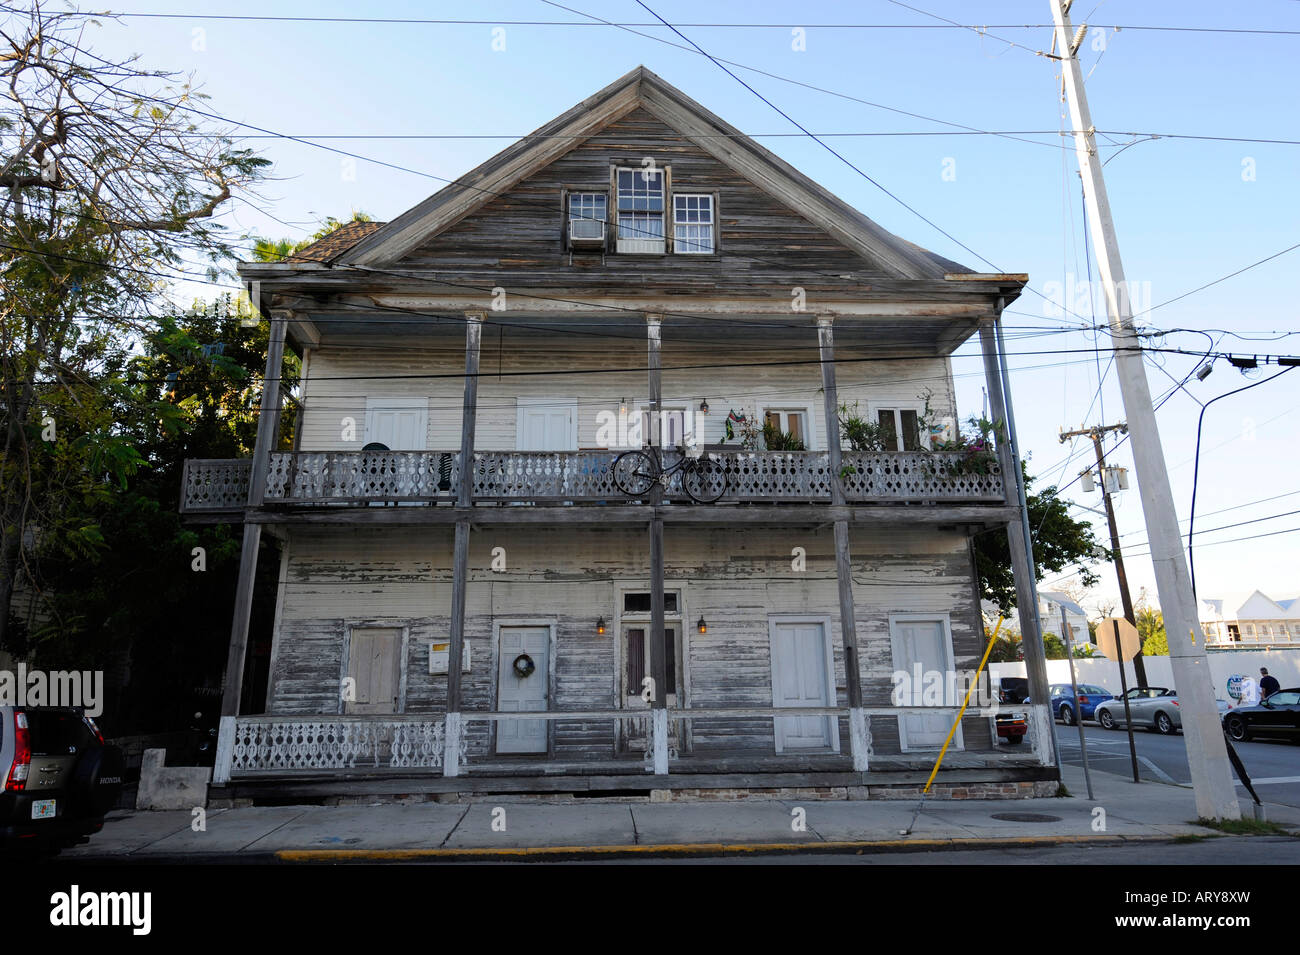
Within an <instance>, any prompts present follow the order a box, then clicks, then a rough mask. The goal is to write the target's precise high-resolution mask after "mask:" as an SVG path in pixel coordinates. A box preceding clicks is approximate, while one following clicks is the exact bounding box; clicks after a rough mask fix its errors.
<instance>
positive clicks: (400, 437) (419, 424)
mask: <svg viewBox="0 0 1300 955" xmlns="http://www.w3.org/2000/svg"><path fill="white" fill-rule="evenodd" d="M428 431H429V399H428V398H367V399H366V441H365V443H366V444H382V445H383V446H384V447H386V448H388V450H389V451H424V450H426V448H425V444H426V442H427V441H428Z"/></svg>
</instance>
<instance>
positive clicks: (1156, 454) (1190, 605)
mask: <svg viewBox="0 0 1300 955" xmlns="http://www.w3.org/2000/svg"><path fill="white" fill-rule="evenodd" d="M1048 3H1049V5H1050V6H1051V8H1052V19H1053V22H1054V23H1055V25H1056V29H1055V32H1054V34H1053V46H1054V47H1055V48H1059V50H1060V57H1059V59H1060V63H1061V76H1062V79H1063V80H1064V86H1065V91H1066V95H1067V98H1068V100H1069V106H1070V121H1071V126H1072V127H1073V130H1074V145H1075V152H1076V154H1077V155H1078V160H1079V175H1080V177H1081V178H1082V179H1083V191H1084V198H1085V201H1086V203H1087V209H1088V224H1089V225H1090V226H1091V228H1092V232H1093V235H1094V236H1095V237H1096V243H1097V268H1098V272H1099V273H1100V275H1101V280H1102V284H1103V286H1104V288H1105V293H1106V309H1107V313H1108V314H1109V316H1110V327H1111V340H1112V343H1113V346H1112V347H1113V348H1114V352H1115V370H1116V373H1117V375H1118V377H1119V384H1120V393H1121V395H1122V396H1123V399H1124V413H1125V416H1126V417H1127V418H1128V426H1129V430H1130V431H1131V432H1132V435H1133V441H1132V445H1133V465H1134V470H1135V472H1136V474H1137V478H1138V487H1139V489H1140V491H1141V494H1142V514H1143V517H1144V518H1145V520H1146V529H1147V540H1148V541H1149V542H1150V545H1149V546H1150V549H1151V562H1152V564H1153V566H1154V569H1155V577H1156V589H1157V590H1158V591H1159V594H1160V609H1161V611H1162V612H1163V613H1164V618H1165V629H1166V633H1167V634H1168V637H1169V662H1170V664H1171V666H1172V668H1173V671H1174V682H1175V685H1176V686H1177V689H1178V702H1179V707H1180V708H1181V710H1182V718H1183V737H1184V739H1185V740H1186V742H1187V767H1188V769H1189V770H1190V772H1191V777H1192V788H1193V791H1194V792H1195V794H1196V811H1197V815H1198V816H1201V817H1204V818H1209V819H1240V818H1241V805H1240V804H1239V803H1238V801H1237V794H1236V791H1235V789H1234V788H1233V784H1232V775H1231V772H1230V770H1229V766H1228V750H1227V747H1226V746H1225V745H1224V736H1223V729H1222V726H1221V724H1220V722H1219V713H1218V706H1217V705H1216V704H1215V702H1214V687H1213V684H1212V683H1211V681H1210V671H1209V665H1208V663H1207V661H1206V656H1205V637H1204V634H1202V633H1201V626H1200V623H1199V622H1198V621H1197V615H1196V601H1195V598H1194V597H1193V595H1192V585H1191V580H1190V578H1189V577H1188V574H1187V562H1186V559H1185V558H1184V556H1183V549H1182V541H1183V538H1182V533H1181V531H1180V529H1179V527H1178V512H1177V511H1175V510H1174V495H1173V491H1171V490H1170V487H1169V471H1168V469H1167V467H1166V466H1165V459H1164V452H1163V450H1162V448H1161V446H1160V429H1159V428H1158V427H1157V425H1156V413H1155V409H1154V408H1153V407H1152V404H1151V387H1150V385H1149V384H1148V382H1147V376H1146V368H1145V367H1144V366H1143V364H1142V348H1141V343H1140V342H1139V340H1138V337H1137V332H1136V331H1135V330H1134V328H1133V312H1132V307H1131V305H1130V300H1129V295H1128V283H1127V281H1126V280H1125V278H1124V266H1123V263H1122V262H1121V261H1120V254H1119V241H1118V239H1117V238H1116V236H1115V223H1114V220H1113V219H1112V218H1111V212H1110V200H1109V198H1108V197H1107V195H1106V182H1105V180H1104V179H1103V177H1102V169H1101V162H1100V157H1099V156H1098V155H1097V144H1096V139H1095V127H1094V126H1093V124H1092V116H1091V115H1090V113H1089V111H1088V100H1087V95H1086V93H1085V92H1084V85H1083V71H1082V68H1081V67H1080V64H1079V61H1078V59H1077V58H1076V57H1075V51H1076V50H1077V49H1078V46H1079V44H1080V43H1081V42H1082V41H1083V37H1084V35H1085V34H1086V32H1087V27H1086V25H1085V26H1084V29H1083V30H1082V31H1080V33H1079V34H1078V35H1077V36H1075V35H1074V30H1073V27H1072V25H1071V23H1070V16H1069V10H1070V3H1071V0H1048Z"/></svg>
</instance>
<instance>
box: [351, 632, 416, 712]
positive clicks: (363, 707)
mask: <svg viewBox="0 0 1300 955" xmlns="http://www.w3.org/2000/svg"><path fill="white" fill-rule="evenodd" d="M401 645H402V631H401V630H396V629H378V628H374V629H371V628H366V629H357V630H353V631H352V638H351V641H350V643H349V646H348V679H349V680H350V683H349V685H347V686H345V687H344V694H343V712H344V713H350V714H360V715H364V714H368V713H369V714H377V713H396V712H397V711H398V695H399V694H400V692H401V653H400V650H401Z"/></svg>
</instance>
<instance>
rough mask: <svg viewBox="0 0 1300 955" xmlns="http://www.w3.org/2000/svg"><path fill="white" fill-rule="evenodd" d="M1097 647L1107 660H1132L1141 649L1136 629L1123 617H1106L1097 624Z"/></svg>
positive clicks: (1120, 661) (1140, 641) (1121, 661)
mask: <svg viewBox="0 0 1300 955" xmlns="http://www.w3.org/2000/svg"><path fill="white" fill-rule="evenodd" d="M1097 646H1098V647H1099V648H1100V649H1101V652H1102V653H1104V654H1105V655H1106V658H1107V659H1108V660H1115V661H1117V662H1119V663H1123V662H1124V661H1125V660H1132V659H1133V658H1134V657H1135V656H1137V655H1138V651H1139V650H1140V649H1141V648H1142V638H1141V637H1140V636H1138V629H1137V627H1135V626H1133V624H1131V623H1129V622H1128V621H1127V620H1125V619H1124V618H1123V617H1107V618H1106V619H1105V620H1103V621H1102V622H1101V623H1099V624H1097Z"/></svg>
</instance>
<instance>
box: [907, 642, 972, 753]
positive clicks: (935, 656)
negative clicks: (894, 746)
mask: <svg viewBox="0 0 1300 955" xmlns="http://www.w3.org/2000/svg"><path fill="white" fill-rule="evenodd" d="M893 644H894V668H895V669H897V670H900V671H903V672H905V673H907V674H908V676H909V677H910V678H911V679H912V681H913V683H915V676H916V673H917V664H920V673H921V689H922V691H923V690H924V687H925V686H927V685H930V681H932V680H938V681H940V682H939V685H940V686H942V687H944V692H945V693H947V692H948V691H947V688H948V687H950V686H954V685H955V684H956V681H955V679H950V678H949V674H950V673H951V672H952V667H953V664H952V644H951V642H950V638H949V636H948V628H947V626H946V625H945V623H944V621H943V620H939V619H930V620H924V619H911V618H901V619H896V620H894V621H893ZM917 696H920V697H921V698H922V699H924V696H923V693H921V692H918V693H916V694H914V696H913V699H911V700H909V701H908V705H916V702H917V700H916V697H917ZM953 702H954V701H953V700H941V701H940V703H941V705H940V706H938V707H934V708H932V709H926V710H924V711H922V712H918V713H908V714H906V715H904V716H901V717H899V720H898V728H899V742H900V744H901V745H902V748H903V749H904V750H909V749H938V748H939V747H941V746H942V745H943V741H944V740H945V739H947V738H948V731H949V730H950V729H951V728H952V721H953V720H954V719H956V717H957V712H958V707H956V706H953V707H952V708H951V709H949V708H945V706H944V705H943V704H947V705H948V706H951V705H952V703H953ZM958 705H960V704H958ZM953 742H954V745H956V746H957V747H960V746H961V729H960V727H959V728H958V730H957V733H956V735H954V737H953Z"/></svg>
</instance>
